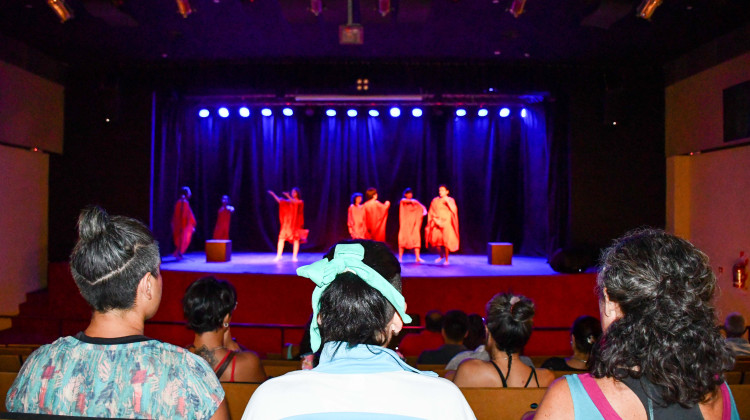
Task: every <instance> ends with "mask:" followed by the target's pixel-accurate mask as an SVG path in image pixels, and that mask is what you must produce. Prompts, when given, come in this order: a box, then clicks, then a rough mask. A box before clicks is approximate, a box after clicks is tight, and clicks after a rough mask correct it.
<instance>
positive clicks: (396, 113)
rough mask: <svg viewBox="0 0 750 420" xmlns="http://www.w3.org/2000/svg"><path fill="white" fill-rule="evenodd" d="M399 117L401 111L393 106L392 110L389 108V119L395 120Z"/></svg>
mask: <svg viewBox="0 0 750 420" xmlns="http://www.w3.org/2000/svg"><path fill="white" fill-rule="evenodd" d="M400 116H401V110H400V109H399V108H398V107H396V106H394V107H393V108H391V117H393V118H397V117H400Z"/></svg>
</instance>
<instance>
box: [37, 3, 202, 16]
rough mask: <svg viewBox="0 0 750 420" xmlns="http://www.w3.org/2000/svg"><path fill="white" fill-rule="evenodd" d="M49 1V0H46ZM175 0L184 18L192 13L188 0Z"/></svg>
mask: <svg viewBox="0 0 750 420" xmlns="http://www.w3.org/2000/svg"><path fill="white" fill-rule="evenodd" d="M48 1H49V0H48ZM175 2H177V11H178V12H179V13H180V14H181V15H182V17H184V18H186V17H188V15H189V14H191V13H193V7H192V6H190V0H175Z"/></svg>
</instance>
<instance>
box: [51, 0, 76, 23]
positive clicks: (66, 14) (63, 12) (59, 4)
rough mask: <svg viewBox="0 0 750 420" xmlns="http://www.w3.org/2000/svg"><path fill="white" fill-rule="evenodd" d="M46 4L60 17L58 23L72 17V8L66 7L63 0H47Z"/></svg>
mask: <svg viewBox="0 0 750 420" xmlns="http://www.w3.org/2000/svg"><path fill="white" fill-rule="evenodd" d="M47 4H48V5H49V7H51V8H52V10H53V11H54V12H55V14H56V15H57V17H59V18H60V23H65V22H66V21H67V20H68V19H71V18H73V17H74V15H73V9H71V8H70V7H68V4H67V3H65V0H47Z"/></svg>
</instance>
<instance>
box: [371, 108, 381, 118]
mask: <svg viewBox="0 0 750 420" xmlns="http://www.w3.org/2000/svg"><path fill="white" fill-rule="evenodd" d="M369 114H370V116H371V117H379V116H380V112H378V110H377V109H371V110H370V112H369Z"/></svg>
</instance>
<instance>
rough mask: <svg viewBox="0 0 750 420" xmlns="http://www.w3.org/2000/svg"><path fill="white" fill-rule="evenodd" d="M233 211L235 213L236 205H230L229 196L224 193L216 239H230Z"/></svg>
mask: <svg viewBox="0 0 750 420" xmlns="http://www.w3.org/2000/svg"><path fill="white" fill-rule="evenodd" d="M232 213H234V207H233V206H230V205H229V196H228V195H223V196H222V197H221V207H220V208H219V215H218V217H217V218H216V227H215V228H214V239H225V240H226V239H229V222H230V220H231V219H232Z"/></svg>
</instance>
